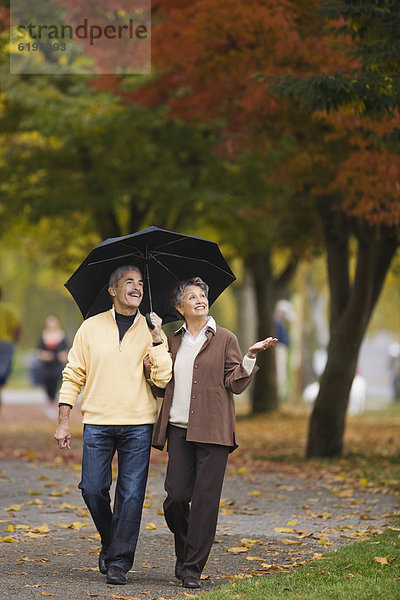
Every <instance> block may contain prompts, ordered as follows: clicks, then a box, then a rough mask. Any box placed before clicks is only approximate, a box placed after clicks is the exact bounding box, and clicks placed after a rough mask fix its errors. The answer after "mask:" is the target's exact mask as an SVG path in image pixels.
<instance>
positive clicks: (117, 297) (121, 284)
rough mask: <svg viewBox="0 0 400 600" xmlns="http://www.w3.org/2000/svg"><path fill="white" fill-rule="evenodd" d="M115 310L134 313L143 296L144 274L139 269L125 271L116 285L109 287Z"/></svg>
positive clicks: (127, 313)
mask: <svg viewBox="0 0 400 600" xmlns="http://www.w3.org/2000/svg"><path fill="white" fill-rule="evenodd" d="M108 291H109V293H110V295H111V296H112V299H113V303H114V308H115V310H116V311H117V312H118V313H120V314H122V315H133V314H135V312H136V311H137V309H138V307H139V305H140V303H141V301H142V298H143V281H142V276H141V275H140V273H138V272H137V271H125V273H124V274H123V275H122V277H121V279H120V280H119V281H118V284H117V285H116V286H115V287H109V288H108Z"/></svg>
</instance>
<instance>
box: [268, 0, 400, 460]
mask: <svg viewBox="0 0 400 600" xmlns="http://www.w3.org/2000/svg"><path fill="white" fill-rule="evenodd" d="M323 6H324V14H325V15H326V16H327V17H328V18H330V19H331V20H332V21H331V24H332V28H333V31H334V33H335V35H336V37H337V38H341V39H342V40H343V43H344V44H346V45H347V49H348V50H347V51H348V53H350V55H351V56H352V58H354V59H355V61H356V64H355V67H354V68H353V69H351V70H347V71H344V72H343V71H339V70H337V72H333V73H326V72H324V71H323V72H318V73H311V74H309V75H308V76H307V77H303V78H301V77H295V76H293V75H292V74H286V75H285V76H283V77H278V78H276V77H274V76H271V75H268V76H266V77H265V78H264V81H266V82H267V85H268V87H269V90H270V91H271V90H272V91H274V92H275V93H277V94H279V95H280V96H282V97H289V98H291V99H295V100H297V99H300V100H301V102H302V104H303V106H304V107H305V108H306V109H308V110H309V111H311V112H315V111H318V110H324V111H326V113H329V112H330V111H336V110H338V111H339V112H338V113H336V114H334V116H333V118H334V120H336V122H340V123H341V124H346V122H347V125H348V127H349V126H350V122H349V115H352V117H353V118H352V119H351V127H352V129H353V131H352V132H351V135H350V137H351V142H350V145H351V147H352V150H353V151H352V153H351V154H349V155H348V156H346V157H345V160H344V161H343V163H342V165H341V170H340V172H338V174H337V176H336V177H335V178H334V179H333V180H332V182H331V185H330V186H329V187H328V188H327V189H325V190H324V193H320V194H317V206H318V212H319V215H320V218H321V222H322V225H323V231H324V236H325V244H326V250H327V264H328V275H329V286H330V298H331V306H330V342H329V347H328V361H327V365H326V368H325V371H324V373H323V375H322V377H321V381H320V391H319V394H318V397H317V399H316V402H315V406H314V410H313V413H312V416H311V420H310V428H309V436H308V444H307V455H308V456H309V457H313V456H329V457H330V456H339V455H340V454H341V452H342V449H343V434H344V428H345V416H346V409H347V403H348V397H349V392H350V387H351V384H352V380H353V377H354V374H355V370H356V367H357V357H358V353H359V349H360V345H361V342H362V339H363V336H364V334H365V331H366V328H367V325H368V323H369V320H370V317H371V314H372V311H373V309H374V307H375V304H376V302H377V300H378V298H379V294H380V292H381V290H382V287H383V284H384V281H385V277H386V274H387V272H388V270H389V267H390V264H391V261H392V259H393V257H394V255H395V253H396V250H397V248H398V245H399V241H400V240H399V237H400V236H399V228H398V227H399V223H400V200H399V198H400V195H399V181H400V156H399V146H398V132H399V131H400V129H399V125H400V119H399V112H398V111H399V107H400V52H399V48H398V43H397V41H398V32H399V27H400V6H399V4H398V3H397V2H393V1H391V0H387V1H385V0H382V1H381V0H361V1H360V0H357V1H355V0H353V1H352V0H350V1H349V0H346V1H339V2H331V1H327V2H324V3H323ZM349 40H351V44H350V45H349ZM371 119H373V120H375V121H378V124H376V123H373V122H371ZM354 128H355V134H354ZM354 255H355V257H356V258H355V259H354V258H353V256H354Z"/></svg>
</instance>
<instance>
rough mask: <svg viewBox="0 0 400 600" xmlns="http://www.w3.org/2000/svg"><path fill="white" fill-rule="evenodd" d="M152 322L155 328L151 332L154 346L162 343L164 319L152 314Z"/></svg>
mask: <svg viewBox="0 0 400 600" xmlns="http://www.w3.org/2000/svg"><path fill="white" fill-rule="evenodd" d="M150 321H151V322H152V324H153V326H154V328H153V329H151V330H150V333H151V337H152V338H153V344H157V343H159V342H162V337H161V325H162V319H161V318H160V317H159V316H158V315H157V314H156V313H155V312H151V313H150Z"/></svg>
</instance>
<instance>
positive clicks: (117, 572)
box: [107, 565, 128, 585]
mask: <svg viewBox="0 0 400 600" xmlns="http://www.w3.org/2000/svg"><path fill="white" fill-rule="evenodd" d="M107 583H112V584H113V585H125V584H126V583H128V580H127V578H126V573H125V571H124V570H123V569H121V567H116V566H114V565H111V567H109V568H108V571H107Z"/></svg>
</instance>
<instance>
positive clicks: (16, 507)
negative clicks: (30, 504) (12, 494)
mask: <svg viewBox="0 0 400 600" xmlns="http://www.w3.org/2000/svg"><path fill="white" fill-rule="evenodd" d="M22 506H23V504H12V505H11V506H9V507H8V508H5V509H4V510H5V511H6V512H17V511H18V510H21V507H22Z"/></svg>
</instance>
